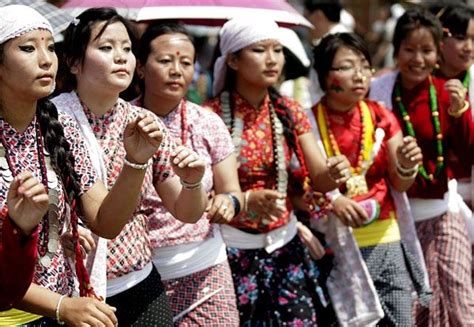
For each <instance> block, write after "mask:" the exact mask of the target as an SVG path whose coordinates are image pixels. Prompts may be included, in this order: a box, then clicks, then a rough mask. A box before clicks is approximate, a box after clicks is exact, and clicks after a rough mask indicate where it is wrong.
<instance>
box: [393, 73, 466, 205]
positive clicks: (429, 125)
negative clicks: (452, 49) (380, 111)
mask: <svg viewBox="0 0 474 327" xmlns="http://www.w3.org/2000/svg"><path fill="white" fill-rule="evenodd" d="M433 84H434V86H435V88H436V92H437V98H438V111H439V121H440V124H441V132H442V134H443V149H444V162H445V168H444V169H443V171H442V172H441V173H440V175H439V176H438V177H437V178H435V179H434V180H433V181H428V180H426V179H424V178H423V177H421V175H420V174H418V176H417V177H416V180H415V182H414V183H413V185H412V187H411V188H410V189H409V190H408V192H407V193H408V196H409V197H413V198H425V199H435V198H437V199H439V198H443V195H444V193H445V192H447V190H448V185H447V184H448V180H449V179H452V178H454V177H455V173H454V171H455V167H456V165H457V164H458V163H459V161H461V162H469V164H471V157H472V154H470V152H471V151H469V150H470V149H472V146H473V143H474V142H473V141H474V140H473V137H474V133H473V129H472V127H473V126H472V119H471V113H470V111H469V110H468V111H466V112H465V113H464V114H463V115H462V116H461V117H459V118H454V117H452V116H450V115H448V113H447V110H448V107H449V105H450V98H449V93H448V92H447V91H446V90H445V88H444V84H445V81H444V80H442V79H439V78H436V77H433ZM428 90H429V80H428V79H426V80H425V81H424V82H422V83H420V84H419V85H417V86H416V87H415V88H413V89H411V90H407V89H402V101H403V104H404V105H405V107H406V109H407V112H408V114H409V115H410V121H411V123H412V124H413V128H414V129H415V133H416V139H417V142H418V145H419V146H420V147H421V149H422V152H423V164H424V165H425V168H426V170H427V172H428V173H429V174H430V173H433V172H434V171H435V170H436V158H437V148H436V142H435V141H436V135H435V132H434V127H433V122H432V119H431V109H430V105H429V103H430V98H429V91H428ZM392 103H393V108H394V109H393V111H394V113H395V115H396V116H397V118H398V120H399V122H400V125H401V126H402V128H403V129H404V134H405V135H406V134H407V132H406V129H405V124H404V122H403V120H402V118H401V113H400V110H399V109H398V107H397V103H396V101H395V99H394V98H392Z"/></svg>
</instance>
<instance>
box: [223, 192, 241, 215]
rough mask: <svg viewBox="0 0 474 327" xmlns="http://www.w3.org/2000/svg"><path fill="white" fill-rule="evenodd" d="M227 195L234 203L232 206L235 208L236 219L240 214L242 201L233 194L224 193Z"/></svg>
mask: <svg viewBox="0 0 474 327" xmlns="http://www.w3.org/2000/svg"><path fill="white" fill-rule="evenodd" d="M224 194H225V195H227V196H228V197H229V199H230V201H231V202H232V206H233V207H234V217H235V216H237V215H238V214H239V213H240V201H239V199H237V197H236V196H235V195H233V194H232V193H224Z"/></svg>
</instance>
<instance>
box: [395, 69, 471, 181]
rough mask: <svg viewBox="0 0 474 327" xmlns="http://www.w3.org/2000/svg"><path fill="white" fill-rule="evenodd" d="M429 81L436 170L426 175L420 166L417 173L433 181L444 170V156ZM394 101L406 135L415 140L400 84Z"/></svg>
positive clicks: (436, 109)
mask: <svg viewBox="0 0 474 327" xmlns="http://www.w3.org/2000/svg"><path fill="white" fill-rule="evenodd" d="M429 79H430V88H429V94H430V109H431V118H432V122H433V126H434V130H435V134H436V152H437V157H436V170H435V172H434V174H428V172H427V170H426V168H425V166H424V165H420V168H418V171H419V173H420V175H421V176H422V177H423V178H424V179H426V180H429V181H432V180H434V178H435V177H438V175H439V174H440V173H441V171H442V170H443V168H444V155H443V153H444V150H443V134H442V133H441V124H440V122H439V111H438V98H437V95H436V88H435V86H434V85H433V81H432V80H431V76H430V77H429ZM468 83H469V81H468ZM395 101H396V103H397V105H398V109H399V110H400V113H401V114H402V118H403V121H404V122H405V128H406V131H407V133H408V135H410V136H412V137H414V138H415V139H416V134H415V129H414V128H413V124H412V123H411V120H410V115H409V114H408V112H407V109H406V108H405V105H404V104H403V102H402V96H401V90H400V83H397V85H396V87H395Z"/></svg>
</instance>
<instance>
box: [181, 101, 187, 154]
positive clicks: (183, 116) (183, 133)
mask: <svg viewBox="0 0 474 327" xmlns="http://www.w3.org/2000/svg"><path fill="white" fill-rule="evenodd" d="M186 114H187V108H186V100H184V99H183V100H181V144H182V145H186V140H187V139H188V118H187V115H186Z"/></svg>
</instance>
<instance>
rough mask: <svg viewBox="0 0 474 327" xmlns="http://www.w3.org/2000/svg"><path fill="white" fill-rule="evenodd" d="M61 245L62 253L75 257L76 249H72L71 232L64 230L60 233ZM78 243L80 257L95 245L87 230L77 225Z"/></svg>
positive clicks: (72, 238)
mask: <svg viewBox="0 0 474 327" xmlns="http://www.w3.org/2000/svg"><path fill="white" fill-rule="evenodd" d="M61 245H62V247H63V251H64V254H65V255H66V256H67V257H69V258H72V259H74V258H75V257H76V251H75V250H74V237H73V236H72V233H71V232H66V233H64V234H62V235H61ZM79 245H80V248H81V252H82V257H83V258H85V257H86V255H87V254H89V253H90V252H91V251H92V250H93V249H94V248H95V247H96V244H95V242H94V238H93V237H92V235H91V233H90V231H89V230H87V229H85V228H83V227H80V226H79Z"/></svg>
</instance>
